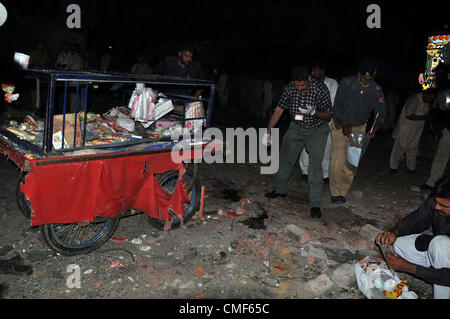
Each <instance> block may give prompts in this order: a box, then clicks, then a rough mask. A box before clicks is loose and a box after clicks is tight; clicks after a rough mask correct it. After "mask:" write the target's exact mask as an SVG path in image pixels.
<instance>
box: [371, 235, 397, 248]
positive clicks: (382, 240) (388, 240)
mask: <svg viewBox="0 0 450 319" xmlns="http://www.w3.org/2000/svg"><path fill="white" fill-rule="evenodd" d="M396 240H397V235H395V234H394V233H393V232H390V231H387V232H384V233H381V234H379V235H378V236H377V238H376V239H375V242H376V243H377V244H380V245H383V246H391V245H392V244H393V243H395V241H396Z"/></svg>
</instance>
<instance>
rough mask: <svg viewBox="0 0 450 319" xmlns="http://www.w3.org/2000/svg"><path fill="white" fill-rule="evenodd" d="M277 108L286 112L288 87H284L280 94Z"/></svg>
mask: <svg viewBox="0 0 450 319" xmlns="http://www.w3.org/2000/svg"><path fill="white" fill-rule="evenodd" d="M278 106H279V107H280V108H281V109H283V110H286V109H287V108H288V107H289V89H288V86H285V87H284V89H283V92H282V93H281V97H280V101H279V102H278Z"/></svg>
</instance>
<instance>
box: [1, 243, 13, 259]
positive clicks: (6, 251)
mask: <svg viewBox="0 0 450 319" xmlns="http://www.w3.org/2000/svg"><path fill="white" fill-rule="evenodd" d="M13 250H14V247H12V246H3V247H2V248H0V257H3V256H6V255H7V254H9V253H10V252H12V251H13Z"/></svg>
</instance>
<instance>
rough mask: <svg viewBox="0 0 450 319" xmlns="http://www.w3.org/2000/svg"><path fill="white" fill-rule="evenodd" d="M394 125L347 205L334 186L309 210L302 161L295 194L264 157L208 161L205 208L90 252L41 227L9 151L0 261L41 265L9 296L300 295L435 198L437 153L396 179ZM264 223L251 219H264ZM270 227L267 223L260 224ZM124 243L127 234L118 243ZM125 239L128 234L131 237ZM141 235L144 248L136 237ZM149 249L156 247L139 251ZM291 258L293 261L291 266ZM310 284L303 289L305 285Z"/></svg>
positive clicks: (0, 212)
mask: <svg viewBox="0 0 450 319" xmlns="http://www.w3.org/2000/svg"><path fill="white" fill-rule="evenodd" d="M389 138H390V135H389V133H388V132H386V133H383V134H380V135H379V136H378V137H377V138H376V139H375V140H374V141H373V142H372V144H371V145H370V147H369V150H368V152H367V155H366V157H365V158H364V160H363V163H362V164H361V168H360V171H359V175H358V176H357V178H356V179H355V182H354V184H353V186H352V189H351V191H350V193H349V196H348V198H347V200H348V201H347V203H346V204H345V205H342V204H341V205H336V204H331V203H330V194H329V191H328V187H327V185H325V186H324V187H325V191H324V197H323V205H322V215H323V216H322V218H321V219H320V220H313V219H312V218H311V217H310V213H309V209H308V206H307V204H308V202H307V198H308V186H307V183H306V182H305V181H303V180H301V172H300V170H299V169H297V170H296V171H295V172H294V174H293V176H292V178H291V180H290V185H289V195H288V197H287V198H285V199H275V200H272V201H269V200H267V199H265V198H264V193H265V192H268V191H271V190H272V189H273V176H271V175H261V174H260V165H259V164H211V165H208V164H201V165H200V179H201V183H202V185H204V186H205V187H206V196H205V198H206V199H205V213H204V218H203V219H200V218H199V215H198V213H197V215H196V216H195V217H194V218H193V220H191V221H190V222H188V223H186V224H185V225H183V227H182V228H180V229H175V230H172V231H170V232H162V231H159V230H157V229H155V228H153V227H152V226H151V225H150V224H149V223H148V221H147V218H146V216H145V215H136V216H131V217H127V218H122V219H121V221H120V224H119V227H118V229H117V231H116V233H115V234H114V235H113V236H114V237H113V239H114V240H113V239H111V240H109V241H108V242H107V243H106V244H105V245H104V246H102V247H101V248H100V249H98V250H97V251H94V252H93V253H91V254H88V255H81V256H75V257H67V256H63V255H59V254H55V253H54V252H53V251H51V250H50V249H49V248H48V247H47V246H46V244H45V242H44V241H43V239H42V235H41V233H40V229H39V228H32V227H30V222H29V221H28V220H26V219H25V218H24V216H23V215H22V213H21V212H20V211H19V209H18V207H17V204H16V199H15V187H16V182H17V179H18V178H19V173H20V172H19V170H18V169H17V168H16V166H15V165H14V164H13V163H12V162H11V161H9V160H7V159H6V158H5V157H4V156H0V176H1V180H2V183H1V184H0V185H1V186H0V187H1V191H0V221H1V222H0V259H9V258H11V257H13V256H15V255H17V254H19V255H21V256H22V257H23V258H24V259H25V262H26V263H27V264H29V265H31V266H32V267H33V274H32V275H31V276H29V277H17V276H13V275H4V274H0V284H2V285H3V286H4V287H6V291H5V292H4V296H3V297H4V298H7V299H16V298H17V299H22V298H26V299H53V298H65V299H66V298H68V299H72V298H73V299H78V298H80V299H81V298H82V299H84V298H89V299H109V298H124V299H131V298H133V299H136V298H137V299H141V298H142V299H160V298H163V299H201V298H204V299H213V298H214V299H230V298H233V299H297V298H304V297H305V295H304V294H303V292H304V290H303V288H304V287H305V283H307V282H308V281H310V280H313V279H314V278H317V277H318V276H320V275H322V274H325V275H327V276H328V277H330V278H331V277H332V273H333V270H334V269H336V268H338V267H339V266H341V265H342V264H344V263H348V264H353V263H355V262H357V261H359V260H361V259H362V258H364V257H365V256H367V255H374V256H376V255H377V252H376V251H375V250H374V246H373V243H372V242H371V241H370V240H367V239H364V240H363V239H362V237H361V235H360V234H359V231H360V230H361V228H362V227H363V226H365V225H367V224H371V225H372V226H374V227H376V228H378V229H380V230H387V229H389V228H390V227H392V226H393V225H394V224H395V222H396V221H397V220H398V219H399V218H401V217H403V216H405V215H406V214H408V213H409V212H410V211H412V210H414V209H415V208H416V207H418V206H419V205H420V204H421V203H422V202H423V199H424V196H425V194H421V193H420V192H416V191H415V189H414V188H411V186H417V185H421V184H422V183H423V182H424V179H425V176H426V174H427V173H428V170H429V166H430V164H431V163H430V161H429V160H422V161H420V162H419V165H418V170H419V174H417V175H411V174H408V173H406V172H403V171H401V170H400V172H399V173H398V174H397V175H390V174H389V169H388V158H389V155H390V150H389V147H388V146H387V145H388V144H389V143H388V141H389ZM264 214H267V218H266V219H264V218H261V219H260V220H257V221H256V223H253V224H252V223H248V222H247V221H248V220H249V218H251V217H258V216H264ZM287 225H297V226H298V227H300V228H302V229H304V230H305V231H306V232H307V233H308V236H309V238H308V239H309V240H308V241H307V242H303V241H301V240H299V239H298V238H295V236H292V234H290V233H289V232H287V231H286V226H287ZM258 226H263V227H264V228H261V227H258ZM120 239H121V240H120ZM123 239H125V240H123ZM133 239H141V240H142V244H141V245H135V244H133V243H132V240H133ZM142 245H147V246H149V247H150V248H149V250H148V251H142V250H140V248H141V246H142ZM327 248H328V249H341V248H345V249H347V250H349V251H351V252H352V255H351V257H350V259H349V260H346V261H345V262H343V263H342V262H337V261H336V260H333V259H332V258H330V257H329V256H328V255H327V253H326V252H327ZM280 260H281V262H280ZM282 262H285V263H286V262H288V267H287V268H282V267H280V266H277V265H280V264H281V263H282ZM69 265H78V266H79V267H80V271H81V272H80V273H81V287H80V288H69V287H68V286H67V284H66V283H67V279H68V277H69V275H70V274H71V273H69V272H68V271H67V269H68V266H69ZM399 276H400V278H401V279H407V280H409V283H408V287H409V289H410V290H412V291H414V292H415V293H416V294H417V295H418V297H419V299H431V298H432V286H431V285H429V284H427V283H425V282H423V281H421V280H418V279H416V278H414V277H412V276H409V275H407V274H402V273H399ZM299 287H303V288H299ZM313 297H314V298H319V299H365V297H364V295H363V294H362V293H361V292H360V291H359V289H358V286H357V282H356V279H355V278H353V279H352V280H350V281H349V283H348V285H346V286H345V287H342V288H339V287H338V286H337V285H333V286H332V288H330V289H328V290H327V291H326V292H325V293H321V294H318V295H316V296H313Z"/></svg>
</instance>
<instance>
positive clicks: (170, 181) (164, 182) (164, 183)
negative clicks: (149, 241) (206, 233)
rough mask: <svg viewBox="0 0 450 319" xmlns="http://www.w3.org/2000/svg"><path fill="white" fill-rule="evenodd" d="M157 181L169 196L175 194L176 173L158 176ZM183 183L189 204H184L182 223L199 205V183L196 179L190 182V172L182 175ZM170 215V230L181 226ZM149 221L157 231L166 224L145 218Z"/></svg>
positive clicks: (177, 218) (176, 218)
mask: <svg viewBox="0 0 450 319" xmlns="http://www.w3.org/2000/svg"><path fill="white" fill-rule="evenodd" d="M157 179H158V181H159V183H160V185H161V187H162V188H163V189H164V190H165V191H166V192H168V193H169V194H173V193H174V192H175V189H176V187H177V182H178V171H170V172H167V173H164V174H162V175H160V176H157ZM183 182H184V183H185V185H186V189H187V190H188V197H189V198H190V200H191V201H190V202H187V203H184V204H183V205H184V217H183V223H186V222H187V221H188V220H189V219H191V218H192V216H194V214H195V212H196V211H197V209H198V207H199V205H200V196H201V192H200V182H199V180H198V178H196V179H195V180H192V175H191V173H190V172H188V171H187V172H186V173H185V174H184V175H183ZM170 214H171V220H172V227H171V228H178V227H180V225H181V220H180V218H179V217H178V216H176V215H175V214H173V213H170ZM147 217H148V219H149V222H150V223H151V224H152V225H153V226H154V227H156V228H157V229H160V230H163V229H164V226H165V224H166V222H165V221H163V220H160V219H156V218H153V217H150V216H147Z"/></svg>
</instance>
